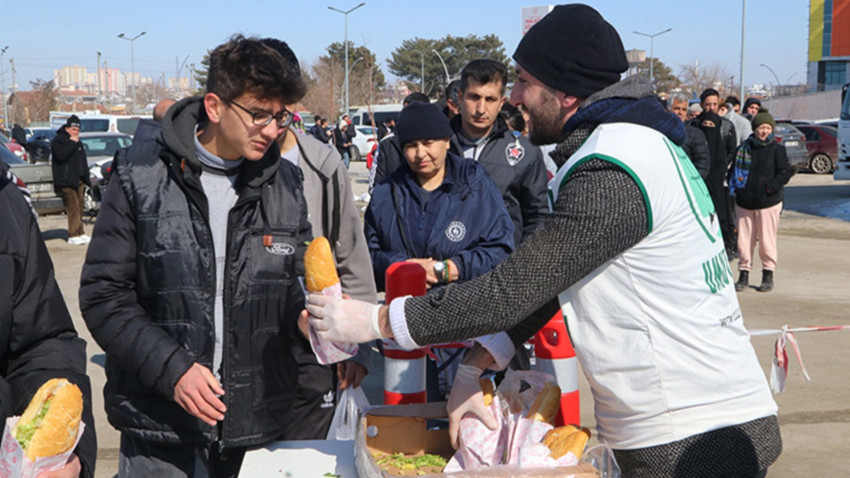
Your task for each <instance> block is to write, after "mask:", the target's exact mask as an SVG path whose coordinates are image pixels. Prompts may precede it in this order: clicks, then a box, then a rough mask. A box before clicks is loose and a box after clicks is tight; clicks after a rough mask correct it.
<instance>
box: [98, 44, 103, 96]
mask: <svg viewBox="0 0 850 478" xmlns="http://www.w3.org/2000/svg"><path fill="white" fill-rule="evenodd" d="M100 55H101V53H100V52H97V102H98V103H100V95H101V92H102V89H101V83H100Z"/></svg>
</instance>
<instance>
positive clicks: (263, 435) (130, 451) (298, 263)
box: [79, 35, 312, 477]
mask: <svg viewBox="0 0 850 478" xmlns="http://www.w3.org/2000/svg"><path fill="white" fill-rule="evenodd" d="M206 88H207V91H206V94H204V96H203V97H193V98H185V99H183V100H181V101H179V102H178V103H177V104H175V105H174V106H172V107H171V108H169V110H168V113H167V114H166V117H165V120H164V121H163V125H162V134H161V139H162V140H161V141H159V140H157V141H146V142H143V143H140V144H139V145H138V146H134V147H131V148H127V149H123V150H121V151H119V152H118V154H116V156H115V160H114V161H113V168H114V173H113V175H112V179H111V181H110V182H109V185H108V186H107V188H106V193H105V195H104V200H103V203H102V206H101V210H100V211H99V213H98V216H97V222H96V223H95V228H94V238H93V239H92V247H90V248H89V250H88V254H87V256H86V261H85V265H84V266H83V272H82V276H81V278H80V292H79V296H80V310H81V311H82V313H83V319H85V321H86V325H87V326H88V328H89V330H90V331H91V334H92V336H93V337H94V339H95V341H97V343H98V345H100V347H101V348H102V349H103V350H104V351H105V352H106V376H107V382H106V386H105V388H104V399H105V405H106V414H107V416H108V418H109V422H110V424H112V425H113V426H114V427H115V428H117V429H118V430H119V431H120V432H121V442H120V452H119V453H120V454H119V462H118V467H119V471H118V473H119V476H121V477H125V476H131V477H135V476H138V477H153V476H157V477H158V476H165V477H177V476H180V477H183V476H194V477H235V476H237V474H238V472H239V469H240V467H241V464H242V458H243V456H244V453H245V450H246V449H247V447H250V446H255V445H262V444H265V443H268V442H271V441H273V440H276V439H277V438H278V437H279V436H280V435H281V434H282V433H283V432H284V431H285V430H286V427H287V423H286V422H285V418H286V417H287V415H288V413H287V412H288V410H289V407H290V406H291V405H292V401H293V399H294V395H295V390H296V385H297V380H298V368H297V366H296V364H295V363H294V360H293V358H292V353H291V347H292V343H293V340H294V335H295V334H296V333H297V332H296V330H297V327H296V322H297V318H298V313H299V311H300V310H301V309H302V308H303V305H304V293H303V290H302V288H301V285H300V284H299V282H298V280H297V278H298V277H299V276H302V275H303V273H304V269H303V256H304V250H305V243H306V242H307V241H309V240H310V238H311V237H312V234H311V231H310V224H309V222H308V221H307V204H306V201H305V199H304V195H303V191H302V186H301V172H300V171H299V170H298V168H297V167H296V166H294V165H293V164H291V163H289V162H288V161H284V160H282V159H281V157H280V150H279V149H278V146H277V142H276V140H277V138H278V137H279V136H280V134H281V133H283V131H284V130H285V129H286V128H288V127H289V125H290V123H291V121H292V117H293V114H292V112H290V111H289V110H287V109H286V105H291V104H295V103H297V102H298V101H299V100H300V99H301V98H302V97H303V96H304V94H305V93H306V89H307V87H306V84H305V83H304V80H303V78H302V77H301V75H300V74H298V73H297V72H293V71H292V70H291V69H289V68H288V65H287V63H286V62H285V61H284V60H283V58H282V57H281V56H280V54H279V53H277V52H276V51H275V50H273V49H271V48H269V47H267V46H265V45H263V44H262V43H261V42H260V41H259V40H258V39H253V38H245V37H243V36H241V35H235V36H234V37H232V38H231V39H230V40H229V41H228V42H226V43H224V44H222V45H220V46H218V47H216V48H215V49H214V50H213V51H212V52H211V53H210V66H209V76H208V79H207V84H206Z"/></svg>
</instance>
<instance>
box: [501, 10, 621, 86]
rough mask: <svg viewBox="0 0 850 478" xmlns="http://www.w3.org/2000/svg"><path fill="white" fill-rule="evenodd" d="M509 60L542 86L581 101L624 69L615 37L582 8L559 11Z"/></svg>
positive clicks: (530, 34)
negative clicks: (512, 60)
mask: <svg viewBox="0 0 850 478" xmlns="http://www.w3.org/2000/svg"><path fill="white" fill-rule="evenodd" d="M513 58H514V60H516V62H517V64H519V66H521V67H522V68H523V69H525V70H526V71H528V72H529V73H530V74H531V75H532V76H534V77H535V78H537V79H538V80H540V81H542V82H543V83H544V84H546V85H547V86H550V87H552V88H555V89H556V90H558V91H561V92H564V93H566V94H568V95H571V96H577V97H579V98H586V97H588V96H590V95H591V94H593V93H596V92H597V91H600V90H602V89H604V88H606V87H608V86H610V85H613V84H614V83H616V82H618V81H620V74H621V73H623V72H624V71H626V70H627V69H628V68H629V62H628V60H626V52H625V51H624V50H623V42H622V40H620V35H619V34H617V30H615V29H614V27H613V26H611V24H610V23H608V22H607V21H605V19H604V18H602V15H600V14H599V12H597V11H596V10H594V9H593V8H591V7H588V6H587V5H582V4H570V5H559V6H557V7H555V8H554V9H553V10H552V11H551V12H549V14H547V15H546V16H545V17H543V18H542V19H541V20H540V21H539V22H537V23H536V24H535V25H534V26H533V27H531V29H530V30H529V31H528V33H526V34H525V36H524V37H523V38H522V40H521V41H520V42H519V46H517V48H516V51H515V52H514V57H513Z"/></svg>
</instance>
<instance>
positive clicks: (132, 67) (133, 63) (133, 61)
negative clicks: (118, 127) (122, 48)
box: [118, 32, 147, 113]
mask: <svg viewBox="0 0 850 478" xmlns="http://www.w3.org/2000/svg"><path fill="white" fill-rule="evenodd" d="M145 33H147V32H142V33H139V34H138V35H136V36H134V37H133V38H127V37H126V36H125V35H124V34H123V33H120V34H119V35H118V38H120V39H122V40H127V41H128V42H130V70H131V73H130V74H131V75H133V83H132V88H133V107H132V110H131V111H130V112H131V113H135V112H136V57H135V53H134V52H133V42H135V41H136V39H138V38H139V37H140V36H142V35H144V34H145Z"/></svg>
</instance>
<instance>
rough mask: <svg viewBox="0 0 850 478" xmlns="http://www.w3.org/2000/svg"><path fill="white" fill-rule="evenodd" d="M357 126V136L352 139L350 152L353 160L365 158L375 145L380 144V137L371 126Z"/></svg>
mask: <svg viewBox="0 0 850 478" xmlns="http://www.w3.org/2000/svg"><path fill="white" fill-rule="evenodd" d="M350 127H351V126H349V128H350ZM356 128H357V136H355V137H354V138H353V139H352V140H351V143H352V145H351V150H350V151H349V153H348V155H349V156H350V157H351V160H352V161H360V160H363V159H365V158H366V156H367V155H368V154H369V153H370V152H371V151H372V149H373V148H374V147H375V145H376V144H378V139H377V137H376V136H375V132H374V131H373V130H372V127H371V126H357V127H356Z"/></svg>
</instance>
